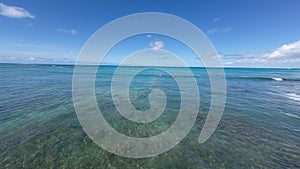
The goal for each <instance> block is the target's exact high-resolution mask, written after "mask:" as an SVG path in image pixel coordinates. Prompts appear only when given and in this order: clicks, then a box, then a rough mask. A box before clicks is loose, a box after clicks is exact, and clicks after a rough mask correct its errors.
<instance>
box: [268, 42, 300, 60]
mask: <svg viewBox="0 0 300 169" xmlns="http://www.w3.org/2000/svg"><path fill="white" fill-rule="evenodd" d="M263 57H264V58H267V59H287V58H289V59H300V40H299V41H296V42H293V43H290V44H284V45H282V46H280V47H279V48H277V49H275V50H274V51H272V52H270V53H266V54H264V55H263Z"/></svg>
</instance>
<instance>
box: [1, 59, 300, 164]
mask: <svg viewBox="0 0 300 169" xmlns="http://www.w3.org/2000/svg"><path fill="white" fill-rule="evenodd" d="M115 68H116V67H111V66H103V67H100V69H99V70H98V73H97V79H96V84H95V88H96V96H97V100H98V105H99V108H100V109H101V110H102V112H103V115H104V117H105V118H106V120H107V121H108V122H109V124H110V125H111V126H113V127H114V128H115V129H116V130H117V131H119V132H121V133H123V134H126V135H129V136H132V137H149V136H153V135H157V134H159V133H161V132H163V131H165V130H166V129H167V128H168V127H169V126H170V125H172V123H173V122H174V121H175V119H176V117H177V115H178V112H179V109H180V93H179V87H178V85H177V84H176V82H175V80H174V79H173V78H172V77H171V76H169V75H168V74H166V73H165V72H162V71H160V70H158V69H155V68H149V69H145V70H144V71H142V72H141V73H140V74H139V75H138V76H136V77H135V78H134V79H133V81H132V83H131V86H130V97H131V101H132V104H133V105H134V106H135V107H136V109H138V110H147V109H148V108H150V104H149V100H148V94H149V92H150V91H151V89H153V88H160V89H161V90H163V91H164V92H165V93H166V96H167V99H168V102H167V106H166V111H165V112H164V113H163V115H162V116H161V117H159V118H158V119H157V120H155V121H154V122H151V123H149V124H137V123H133V122H130V121H129V120H127V119H125V118H124V117H123V116H121V115H120V114H118V112H117V110H116V108H115V107H114V103H113V102H112V98H111V92H110V81H111V78H112V73H113V72H114V70H115ZM128 69H132V70H133V69H134V68H133V67H128ZM170 69H174V70H176V71H177V72H178V73H177V75H176V78H185V75H184V74H182V68H170ZM192 71H193V73H194V75H195V78H196V80H197V83H198V86H199V91H200V96H201V101H200V103H201V105H200V111H199V115H198V118H197V121H196V123H195V124H194V127H193V128H192V130H191V132H190V133H189V134H188V135H187V137H185V138H184V139H183V140H182V141H181V142H180V143H179V144H178V145H177V146H175V147H174V148H173V149H171V150H170V151H168V152H166V153H163V154H160V155H158V156H154V157H150V158H145V159H130V158H124V157H120V156H117V155H114V154H111V153H108V152H107V151H105V150H103V149H101V148H100V147H98V146H97V145H96V144H95V143H94V142H93V141H92V140H91V139H90V138H89V137H88V136H87V134H86V133H85V132H84V131H83V129H82V128H81V126H80V123H79V121H78V120H77V117H76V113H75V111H74V107H73V102H72V75H73V66H60V65H16V64H0V80H1V83H0V124H1V125H0V137H1V139H0V168H163V169H165V168H251V167H252V168H299V167H300V161H299V159H300V70H299V69H245V68H243V69H242V68H241V69H238V68H234V69H233V68H232V69H230V68H227V69H225V73H226V80H227V102H226V107H225V111H224V114H223V117H222V120H221V122H220V124H219V126H218V128H217V130H216V131H215V133H214V134H213V135H212V137H211V138H210V139H209V140H208V141H207V142H205V143H203V144H199V143H198V141H197V140H198V137H199V134H200V131H201V128H202V126H203V124H204V122H205V119H206V115H207V112H208V109H209V106H210V84H209V79H208V75H207V73H206V70H205V69H203V68H192ZM122 76H126V74H124V75H122ZM191 92H192V91H191Z"/></svg>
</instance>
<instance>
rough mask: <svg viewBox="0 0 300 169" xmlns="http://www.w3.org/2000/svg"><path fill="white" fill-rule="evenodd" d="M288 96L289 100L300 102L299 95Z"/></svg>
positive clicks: (290, 94)
mask: <svg viewBox="0 0 300 169" xmlns="http://www.w3.org/2000/svg"><path fill="white" fill-rule="evenodd" d="M286 95H287V97H288V98H289V99H292V100H295V101H300V95H297V94H295V93H288V94H286Z"/></svg>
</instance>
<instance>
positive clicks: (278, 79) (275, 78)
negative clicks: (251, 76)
mask: <svg viewBox="0 0 300 169" xmlns="http://www.w3.org/2000/svg"><path fill="white" fill-rule="evenodd" d="M272 79H273V80H275V81H283V79H282V78H281V77H273V78H272Z"/></svg>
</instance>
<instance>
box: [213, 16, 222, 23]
mask: <svg viewBox="0 0 300 169" xmlns="http://www.w3.org/2000/svg"><path fill="white" fill-rule="evenodd" d="M221 19H223V17H217V18H215V19H214V20H213V21H214V23H216V22H218V21H220V20H221Z"/></svg>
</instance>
